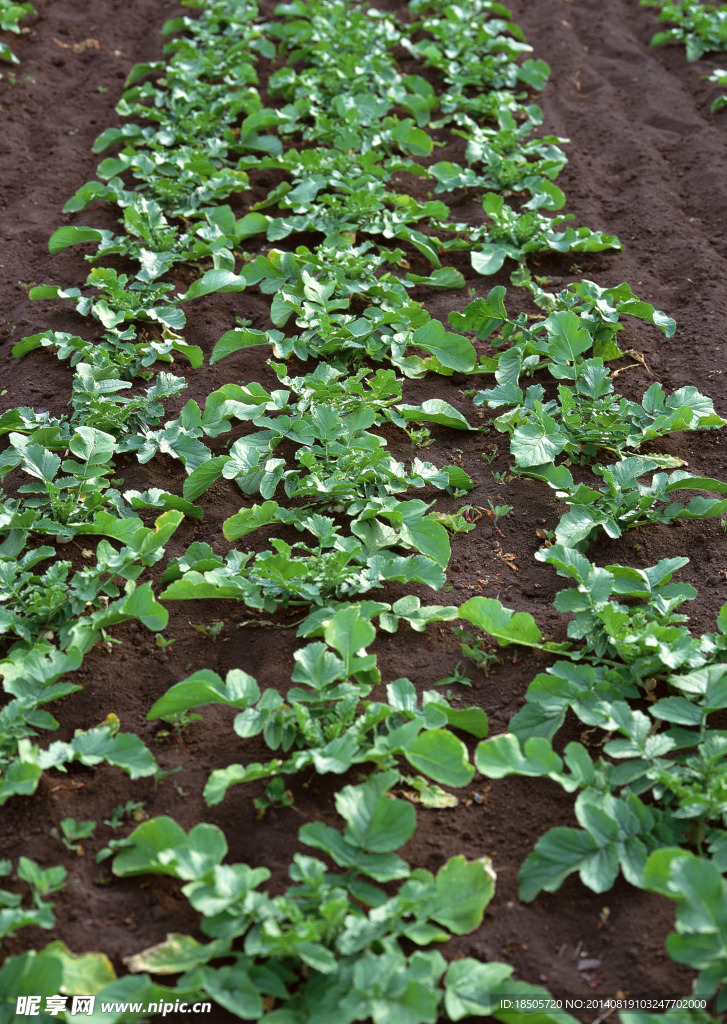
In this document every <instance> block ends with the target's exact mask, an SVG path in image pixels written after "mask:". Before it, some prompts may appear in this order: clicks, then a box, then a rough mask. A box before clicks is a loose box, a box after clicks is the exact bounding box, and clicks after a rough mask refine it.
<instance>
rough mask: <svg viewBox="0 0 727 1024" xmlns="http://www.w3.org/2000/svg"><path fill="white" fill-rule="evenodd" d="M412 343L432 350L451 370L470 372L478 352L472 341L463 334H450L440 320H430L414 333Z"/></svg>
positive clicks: (443, 364) (429, 350)
mask: <svg viewBox="0 0 727 1024" xmlns="http://www.w3.org/2000/svg"><path fill="white" fill-rule="evenodd" d="M412 344H413V345H417V346H418V347H419V348H423V349H425V350H426V351H427V352H431V353H432V355H433V356H435V357H436V359H437V360H438V361H439V362H440V363H441V364H442V366H446V367H448V368H449V369H451V370H457V371H459V372H460V373H469V372H470V370H472V368H473V367H474V365H475V360H476V353H475V350H474V348H473V347H472V343H471V342H469V341H468V340H467V338H464V337H462V335H461V334H450V333H447V332H446V331H445V329H444V326H443V325H442V324H441V323H440V322H439V320H429V321H428V322H427V323H425V324H423V325H422V326H421V327H418V328H417V329H416V330H415V331H414V334H413V335H412Z"/></svg>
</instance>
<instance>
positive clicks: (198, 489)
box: [182, 455, 229, 501]
mask: <svg viewBox="0 0 727 1024" xmlns="http://www.w3.org/2000/svg"><path fill="white" fill-rule="evenodd" d="M228 462H229V457H228V456H227V455H217V456H215V457H214V458H212V459H207V460H206V461H205V462H202V463H201V465H199V466H197V468H196V469H193V470H192V472H191V473H190V474H189V476H188V477H187V479H186V480H185V481H184V484H183V486H182V494H183V495H184V497H185V498H186V499H187V501H196V500H197V498H199V497H201V495H203V494H204V493H205V491H208V490H209V488H210V487H211V486H212V484H213V483H215V482H216V481H217V480H219V478H220V477H221V476H222V470H223V469H224V467H225V466H226V465H227V463H228Z"/></svg>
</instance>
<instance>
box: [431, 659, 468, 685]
mask: <svg viewBox="0 0 727 1024" xmlns="http://www.w3.org/2000/svg"><path fill="white" fill-rule="evenodd" d="M452 683H459V684H460V685H461V686H472V680H471V679H470V677H469V676H466V675H465V674H464V672H463V670H462V662H461V661H458V662H457V664H456V665H455V666H454V670H453V671H452V674H451V675H449V676H447V678H446V679H440V680H439V682H438V683H435V684H434V685H435V686H449V685H451V684H452Z"/></svg>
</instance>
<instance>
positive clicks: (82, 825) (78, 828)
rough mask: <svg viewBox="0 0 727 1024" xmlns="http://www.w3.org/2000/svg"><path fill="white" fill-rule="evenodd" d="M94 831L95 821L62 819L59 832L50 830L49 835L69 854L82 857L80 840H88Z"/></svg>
mask: <svg viewBox="0 0 727 1024" xmlns="http://www.w3.org/2000/svg"><path fill="white" fill-rule="evenodd" d="M95 829H96V822H95V821H76V820H75V818H64V819H63V821H62V822H61V828H60V832H59V831H58V829H57V828H52V829H51V830H50V834H51V835H52V836H53V838H54V839H57V840H58V841H59V842H60V843H62V844H63V845H64V846H65V848H66V849H67V850H70V851H71V853H76V854H78V856H79V857H82V856H83V846H82V845H81V840H82V839H88V838H89V836H91V835H93V833H94V831H95Z"/></svg>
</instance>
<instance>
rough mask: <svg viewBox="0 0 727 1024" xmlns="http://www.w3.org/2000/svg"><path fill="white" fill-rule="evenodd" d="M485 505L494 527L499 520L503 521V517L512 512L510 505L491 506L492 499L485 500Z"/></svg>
mask: <svg viewBox="0 0 727 1024" xmlns="http://www.w3.org/2000/svg"><path fill="white" fill-rule="evenodd" d="M487 504H488V505H489V511H488V513H487V514H488V515H489V516H492V517H493V519H494V520H495V525H496V526H497V524H498V523H499V521H500V520H501V519H504V518H505V516H506V515H508V514H509V513H510V512H512V510H513V506H512V505H493V504H492V498H488V499H487Z"/></svg>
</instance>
